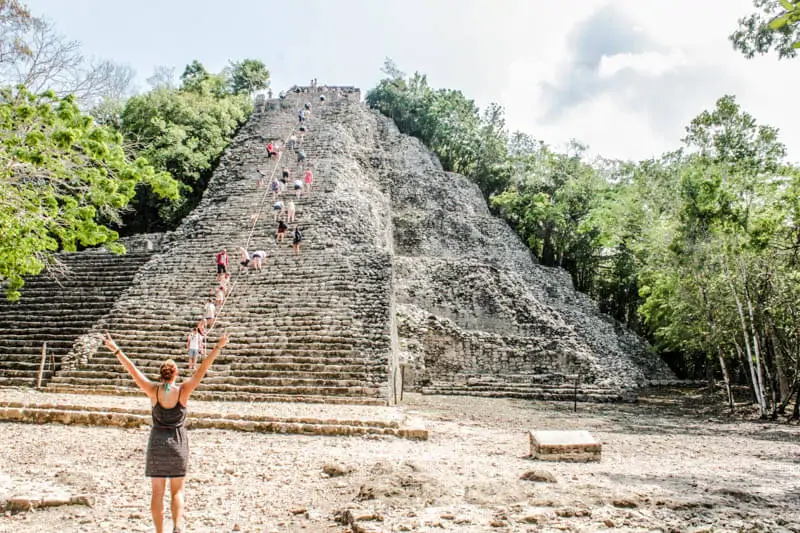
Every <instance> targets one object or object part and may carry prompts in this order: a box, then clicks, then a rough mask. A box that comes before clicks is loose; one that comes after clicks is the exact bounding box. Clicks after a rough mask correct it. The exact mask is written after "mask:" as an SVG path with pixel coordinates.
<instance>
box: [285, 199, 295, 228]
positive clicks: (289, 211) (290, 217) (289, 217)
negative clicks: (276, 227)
mask: <svg viewBox="0 0 800 533" xmlns="http://www.w3.org/2000/svg"><path fill="white" fill-rule="evenodd" d="M294 213H295V207H294V200H289V204H288V205H287V206H286V222H288V223H290V224H291V223H292V222H294Z"/></svg>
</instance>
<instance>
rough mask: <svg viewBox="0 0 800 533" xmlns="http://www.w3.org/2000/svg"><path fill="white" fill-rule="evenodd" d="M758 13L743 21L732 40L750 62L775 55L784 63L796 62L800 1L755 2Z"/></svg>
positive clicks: (754, 0)
mask: <svg viewBox="0 0 800 533" xmlns="http://www.w3.org/2000/svg"><path fill="white" fill-rule="evenodd" d="M753 5H754V7H755V8H756V10H757V11H756V12H755V13H752V14H750V15H748V16H746V17H743V18H741V19H739V27H738V28H737V29H736V30H735V31H734V32H733V33H731V35H730V36H729V39H730V41H731V42H732V43H733V47H734V48H735V49H737V50H738V51H740V52H741V53H742V54H743V55H744V56H745V57H746V58H748V59H752V58H753V57H755V56H756V55H763V54H767V53H769V52H772V51H775V52H777V54H778V57H779V58H780V59H786V58H793V57H795V56H796V55H797V49H798V48H800V24H798V23H800V0H753Z"/></svg>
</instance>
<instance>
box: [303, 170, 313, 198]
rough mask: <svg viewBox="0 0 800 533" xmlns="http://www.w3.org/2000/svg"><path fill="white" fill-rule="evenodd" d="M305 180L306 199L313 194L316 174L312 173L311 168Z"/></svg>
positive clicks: (307, 171) (305, 175)
mask: <svg viewBox="0 0 800 533" xmlns="http://www.w3.org/2000/svg"><path fill="white" fill-rule="evenodd" d="M303 180H304V181H305V189H306V197H308V195H309V194H311V185H312V184H313V183H314V173H313V172H311V169H310V168H309V169H307V170H306V173H305V174H304V175H303Z"/></svg>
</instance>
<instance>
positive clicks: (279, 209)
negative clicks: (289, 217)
mask: <svg viewBox="0 0 800 533" xmlns="http://www.w3.org/2000/svg"><path fill="white" fill-rule="evenodd" d="M283 210H284V205H283V200H278V201H277V202H275V203H274V204H273V205H272V211H273V212H274V213H275V218H273V220H272V221H273V222H277V221H278V219H280V220H283Z"/></svg>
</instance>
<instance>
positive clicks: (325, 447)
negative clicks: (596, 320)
mask: <svg viewBox="0 0 800 533" xmlns="http://www.w3.org/2000/svg"><path fill="white" fill-rule="evenodd" d="M406 400H407V401H406V403H405V405H404V406H403V407H402V409H404V410H405V411H406V412H407V413H409V414H411V415H413V416H415V417H418V418H422V419H424V420H425V423H426V425H427V427H428V429H429V431H430V439H429V440H428V441H426V442H415V441H408V440H402V439H397V438H394V437H379V438H364V437H309V436H297V435H273V434H251V433H238V432H229V431H219V430H193V431H191V432H190V442H191V462H190V475H189V476H188V477H187V481H186V487H187V488H186V496H187V526H186V529H185V531H186V532H187V533H188V532H190V533H194V532H215V533H217V532H224V533H228V532H231V531H243V532H273V531H276V532H284V531H306V532H345V531H351V528H350V527H349V526H345V525H342V523H341V522H343V521H345V520H344V519H345V517H346V516H347V514H348V513H345V511H346V510H348V509H350V512H349V514H350V516H354V517H356V518H357V517H359V516H361V517H362V518H364V520H362V521H360V522H358V524H359V526H360V530H361V531H386V532H388V531H441V530H450V531H459V532H467V533H469V532H478V531H514V532H517V531H519V532H528V531H575V532H584V531H585V532H590V531H608V530H613V531H631V532H633V531H637V532H638V531H643V532H644V531H648V532H649V531H664V532H673V531H674V532H683V531H687V532H693V533H699V532H703V531H707V532H712V531H713V532H727V531H730V532H741V531H765V532H781V531H795V532H800V446H799V444H800V428H798V427H797V426H789V425H785V424H780V423H764V422H754V421H751V420H747V419H743V418H735V417H728V416H727V415H725V414H724V413H722V412H719V411H717V410H716V409H714V408H707V407H705V405H704V404H703V402H702V397H701V396H675V395H670V396H666V395H664V394H659V395H651V396H649V397H646V398H643V401H641V402H640V403H637V404H624V405H580V404H579V405H578V411H577V413H573V412H572V405H570V404H548V403H539V402H528V401H516V400H497V399H479V398H468V397H431V396H419V395H407V396H406ZM144 401H146V399H145V400H144ZM190 409H191V405H190ZM263 409H264V412H265V413H269V410H270V405H269V404H264V405H263ZM530 429H587V430H589V431H590V432H591V433H592V434H593V435H594V436H595V437H596V438H597V439H598V440H600V441H601V442H602V443H603V458H602V461H601V462H600V463H589V464H569V463H543V462H537V461H532V460H530V459H528V458H526V455H528V453H529V444H528V436H527V431H528V430H530ZM147 435H148V430H147V429H136V430H125V429H116V428H94V427H78V426H57V425H49V426H36V425H23V424H11V423H6V424H0V442H2V443H3V444H2V446H1V447H0V500H5V499H7V498H9V497H12V496H19V495H26V494H52V493H59V492H60V493H64V494H67V495H69V494H72V495H89V496H93V497H94V498H96V502H95V504H94V506H93V507H87V506H83V505H71V506H64V507H55V508H50V509H43V510H35V511H29V512H24V513H16V514H11V513H8V512H7V513H6V514H5V516H0V531H2V532H14V533H34V532H36V533H43V532H44V533H49V532H53V533H55V532H122V531H125V532H145V531H153V527H152V524H151V521H150V516H149V498H150V495H149V481H148V480H147V479H146V478H144V477H143V469H144V452H145V446H146V442H147ZM326 466H328V467H331V466H334V467H336V468H334V469H332V470H331V469H330V468H328V469H325V467H326ZM324 470H327V471H328V472H330V473H332V474H334V475H333V476H330V475H328V474H327V473H325V471H324ZM336 470H338V472H337V471H336ZM530 470H544V471H546V472H549V473H551V474H552V475H553V476H554V478H555V483H546V482H532V481H525V480H521V479H520V476H521V475H522V474H524V473H525V472H528V471H530ZM348 471H349V472H348ZM336 474H343V475H336ZM370 517H371V518H373V520H366V519H367V518H370ZM337 518H338V520H339V521H338V522H337ZM168 531H171V529H168Z"/></svg>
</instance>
